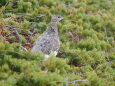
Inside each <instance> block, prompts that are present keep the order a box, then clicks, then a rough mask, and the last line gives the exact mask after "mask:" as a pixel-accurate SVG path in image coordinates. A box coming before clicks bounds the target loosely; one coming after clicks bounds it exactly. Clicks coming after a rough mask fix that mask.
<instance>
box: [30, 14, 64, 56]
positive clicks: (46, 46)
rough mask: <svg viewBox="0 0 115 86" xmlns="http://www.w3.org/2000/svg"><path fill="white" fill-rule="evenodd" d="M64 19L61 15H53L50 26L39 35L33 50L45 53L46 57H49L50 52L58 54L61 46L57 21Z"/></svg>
mask: <svg viewBox="0 0 115 86" xmlns="http://www.w3.org/2000/svg"><path fill="white" fill-rule="evenodd" d="M62 19H63V18H62V17H61V16H60V15H55V16H52V18H51V22H50V24H49V26H48V27H47V29H46V31H44V32H43V34H42V35H41V36H39V37H38V39H37V41H36V42H35V44H34V46H33V48H32V52H35V53H40V52H42V53H44V54H45V57H46V58H48V57H49V56H48V55H49V54H52V53H54V54H55V55H56V54H57V52H58V50H59V47H60V42H59V36H58V28H57V22H58V21H60V20H62Z"/></svg>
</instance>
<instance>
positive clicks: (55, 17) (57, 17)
mask: <svg viewBox="0 0 115 86" xmlns="http://www.w3.org/2000/svg"><path fill="white" fill-rule="evenodd" d="M62 19H63V18H62V17H61V16H60V15H55V16H52V18H51V22H58V21H61V20H62Z"/></svg>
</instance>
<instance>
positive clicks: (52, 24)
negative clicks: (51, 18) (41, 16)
mask: <svg viewBox="0 0 115 86" xmlns="http://www.w3.org/2000/svg"><path fill="white" fill-rule="evenodd" d="M47 31H48V32H49V33H52V34H58V29H57V24H56V22H50V24H49V27H48V28H47Z"/></svg>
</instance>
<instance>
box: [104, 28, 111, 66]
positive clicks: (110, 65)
mask: <svg viewBox="0 0 115 86" xmlns="http://www.w3.org/2000/svg"><path fill="white" fill-rule="evenodd" d="M104 31H105V40H106V42H107V43H108V44H110V43H109V41H108V39H107V29H106V27H104ZM105 52H107V49H106V50H105ZM106 57H107V60H108V62H109V64H110V66H111V61H110V59H109V57H108V55H107V56H106Z"/></svg>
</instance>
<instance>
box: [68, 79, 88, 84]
mask: <svg viewBox="0 0 115 86" xmlns="http://www.w3.org/2000/svg"><path fill="white" fill-rule="evenodd" d="M87 81H88V80H87V79H85V80H74V81H71V82H69V83H76V82H87Z"/></svg>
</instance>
